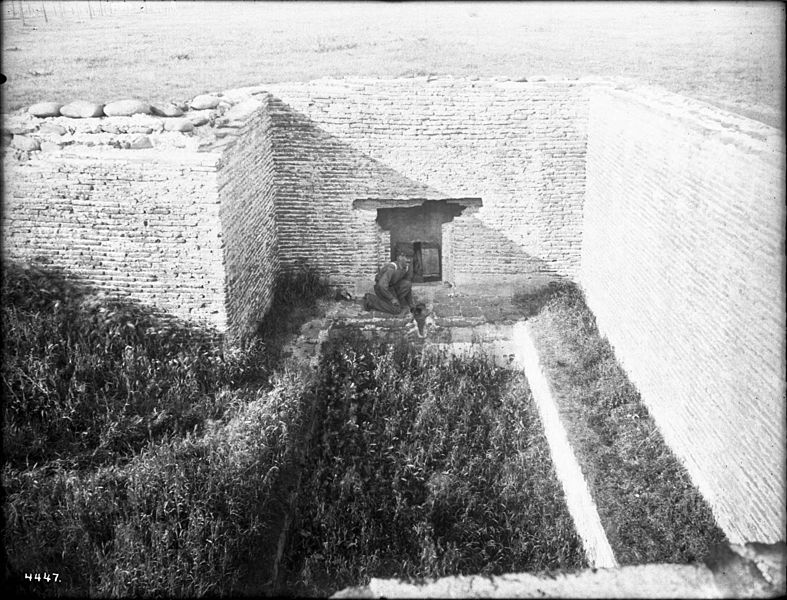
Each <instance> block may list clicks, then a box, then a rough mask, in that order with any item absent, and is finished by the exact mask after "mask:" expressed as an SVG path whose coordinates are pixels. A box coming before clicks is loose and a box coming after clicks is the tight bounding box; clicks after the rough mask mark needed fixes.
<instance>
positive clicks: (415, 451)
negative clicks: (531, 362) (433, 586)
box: [285, 334, 585, 595]
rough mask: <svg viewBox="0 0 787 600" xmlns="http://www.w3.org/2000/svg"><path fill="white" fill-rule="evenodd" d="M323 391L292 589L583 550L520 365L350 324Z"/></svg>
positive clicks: (552, 557) (560, 558)
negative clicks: (425, 348) (431, 349)
mask: <svg viewBox="0 0 787 600" xmlns="http://www.w3.org/2000/svg"><path fill="white" fill-rule="evenodd" d="M316 395H317V397H318V398H321V400H322V402H323V405H322V410H323V417H322V418H321V419H320V421H319V422H320V424H321V428H320V431H319V433H318V436H317V439H316V440H315V443H314V446H313V448H312V450H311V452H310V455H309V462H308V465H307V468H306V471H305V473H304V479H303V482H304V483H303V486H302V489H301V491H300V495H299V503H298V520H297V522H296V523H295V525H294V530H293V536H292V543H291V546H290V550H289V553H288V555H287V559H286V561H285V562H286V566H287V568H288V570H289V575H288V582H287V584H286V588H287V589H286V591H287V592H288V593H298V594H317V595H322V594H326V593H330V592H331V591H332V590H335V589H337V588H341V587H343V586H347V585H358V584H361V583H364V582H366V581H368V578H369V577H371V576H377V577H393V576H409V577H423V576H442V575H452V574H469V573H484V574H497V573H503V572H508V571H521V570H528V571H538V570H544V569H554V568H573V567H579V566H583V565H584V564H585V560H584V556H583V553H582V549H581V545H580V542H579V540H578V538H577V536H576V532H575V531H574V529H573V524H572V522H571V518H570V516H569V515H568V512H567V509H566V507H565V503H564V499H563V496H562V490H561V488H560V485H559V483H558V482H557V480H556V478H555V475H554V472H553V470H552V464H551V460H550V458H549V452H548V450H547V447H546V441H545V439H544V437H543V432H542V430H541V427H540V422H539V420H538V417H537V412H536V411H535V409H534V407H533V405H532V402H531V400H530V395H529V390H528V388H527V384H526V382H525V381H524V379H523V378H521V377H514V376H513V375H512V374H511V373H510V372H508V371H505V370H504V369H501V368H498V367H495V366H494V365H493V364H492V363H491V362H489V361H487V360H485V359H483V358H473V359H468V360H461V359H458V358H451V359H449V358H448V357H446V356H444V355H440V354H437V355H433V354H428V353H427V354H420V353H417V352H415V351H413V350H412V349H410V348H408V347H406V346H397V347H394V348H393V349H389V348H386V347H382V348H381V347H379V346H376V345H375V344H373V343H371V342H368V341H365V340H364V339H363V338H360V337H356V336H354V335H352V334H350V335H349V336H348V337H345V338H339V339H337V340H336V341H335V342H334V343H333V344H332V345H331V346H330V347H328V348H327V349H326V350H325V354H324V358H323V362H322V365H321V371H320V378H319V384H318V387H317V391H316Z"/></svg>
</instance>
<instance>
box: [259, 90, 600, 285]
mask: <svg viewBox="0 0 787 600" xmlns="http://www.w3.org/2000/svg"><path fill="white" fill-rule="evenodd" d="M586 85H587V84H586V83H585V82H582V81H539V82H512V81H467V80H453V79H439V80H427V79H426V78H410V79H398V80H396V79H395V80H376V79H347V80H340V81H337V80H319V81H312V82H308V83H298V82H295V83H281V84H271V85H268V86H266V90H267V91H269V92H270V93H271V94H272V96H273V100H272V103H271V111H272V115H271V116H272V119H273V123H274V129H273V139H274V142H273V145H274V156H275V165H276V184H277V220H278V225H279V248H280V260H281V265H282V268H284V269H291V268H294V267H296V266H297V265H298V264H300V263H303V262H308V263H310V264H312V265H314V266H316V267H318V268H319V269H321V270H322V271H323V272H325V273H327V274H329V275H330V276H331V277H332V278H333V280H334V281H336V282H337V283H340V284H345V285H354V284H357V283H358V282H359V281H360V282H365V281H368V280H369V278H370V274H371V273H374V271H375V269H376V268H377V265H378V260H379V257H380V256H381V255H386V254H387V252H388V249H387V248H384V249H381V248H378V244H379V242H380V233H379V232H378V231H377V230H376V229H375V224H374V218H375V216H376V215H375V211H370V210H357V209H353V208H352V204H353V201H354V200H357V199H410V198H423V199H443V198H458V197H472V198H481V199H482V202H483V207H482V208H481V209H479V210H478V212H477V213H476V214H472V215H470V214H463V215H462V216H461V217H457V218H456V219H455V222H454V223H453V231H451V233H450V235H449V237H450V239H451V241H452V245H450V246H448V247H444V251H443V256H444V264H446V265H448V266H449V269H447V271H446V273H452V277H454V278H455V280H457V281H460V282H461V281H465V280H469V281H479V280H480V279H483V278H484V277H486V278H489V279H493V280H497V279H499V278H500V277H501V274H503V275H504V276H505V277H506V278H507V279H515V278H516V277H521V276H524V277H526V276H527V275H528V274H531V273H533V272H534V271H537V272H543V271H550V272H557V273H561V274H565V275H569V276H571V275H573V274H575V273H576V271H577V270H578V267H579V257H580V242H581V212H582V209H581V206H582V197H583V194H584V153H585V144H586V132H585V128H586V114H587V100H586V98H585V97H584V96H583V95H582V93H581V90H582V89H583V88H584V87H585V86H586ZM449 228H450V227H449ZM445 229H446V227H445V226H444V231H445ZM492 239H494V240H500V241H499V242H496V243H495V247H496V250H498V251H499V252H495V253H493V252H489V253H486V254H484V255H483V256H480V255H479V254H478V252H477V250H478V248H479V243H478V240H484V242H487V241H489V240H492ZM444 243H445V242H444Z"/></svg>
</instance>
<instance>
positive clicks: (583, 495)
mask: <svg viewBox="0 0 787 600" xmlns="http://www.w3.org/2000/svg"><path fill="white" fill-rule="evenodd" d="M513 342H514V343H513V347H514V352H515V357H516V361H517V362H518V363H519V364H520V366H521V367H522V368H523V369H524V371H525V376H526V377H527V381H528V383H529V384H530V390H531V392H532V393H533V399H534V400H535V402H536V405H537V406H538V411H539V413H540V415H541V422H542V423H543V425H544V430H545V433H546V437H547V441H548V442H549V449H550V451H551V453H552V462H553V463H554V465H555V471H557V476H558V479H559V480H560V482H561V484H562V485H563V491H564V492H565V495H566V504H567V505H568V510H569V512H570V513H571V516H572V517H573V519H574V525H575V526H576V528H577V533H578V534H579V536H580V537H581V538H582V542H583V544H584V546H585V553H586V554H587V557H588V562H589V563H590V566H591V567H597V568H613V567H617V566H618V561H617V560H616V559H615V555H614V553H613V552H612V548H611V547H610V545H609V540H607V535H606V533H605V532H604V528H603V527H602V525H601V519H600V518H599V516H598V510H597V509H596V504H595V503H594V502H593V498H592V497H591V495H590V490H589V489H588V486H587V482H586V481H585V477H584V475H583V474H582V470H581V469H580V467H579V463H578V462H577V459H576V457H575V456H574V452H573V450H572V449H571V444H570V443H569V441H568V436H567V435H566V430H565V429H564V428H563V425H562V423H561V422H560V416H559V414H558V410H557V406H556V405H555V401H554V399H553V398H552V390H551V388H550V386H549V382H548V381H547V379H546V377H545V375H544V372H543V370H542V368H541V364H540V361H539V358H538V352H537V350H536V347H535V344H534V343H533V339H532V335H531V332H530V327H529V324H528V323H527V322H520V323H517V324H516V325H514V328H513Z"/></svg>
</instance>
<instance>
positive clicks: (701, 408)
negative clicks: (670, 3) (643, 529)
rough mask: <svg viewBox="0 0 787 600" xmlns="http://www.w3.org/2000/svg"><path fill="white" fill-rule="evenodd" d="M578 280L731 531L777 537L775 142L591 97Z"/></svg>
mask: <svg viewBox="0 0 787 600" xmlns="http://www.w3.org/2000/svg"><path fill="white" fill-rule="evenodd" d="M589 95H590V97H591V101H590V113H589V123H588V147H587V166H586V173H587V184H586V185H587V191H586V197H585V207H584V240H583V247H582V264H581V273H580V281H581V284H582V287H583V288H584V290H585V293H586V296H587V300H588V303H589V305H590V308H591V309H592V310H593V312H594V313H595V315H596V317H597V321H598V324H599V327H600V329H601V331H602V332H603V333H604V334H606V335H607V336H608V338H609V340H610V342H611V343H612V345H613V346H614V348H615V352H616V354H617V356H618V358H619V359H620V360H621V362H622V364H623V365H624V367H625V369H626V371H627V372H628V374H629V375H630V377H631V379H632V380H633V381H634V383H635V384H636V385H637V387H638V389H639V391H640V392H641V394H642V397H643V399H644V401H645V402H646V403H647V405H648V407H649V409H650V410H651V412H652V414H653V415H654V417H655V419H656V420H657V422H658V423H659V426H660V428H661V430H662V431H663V433H664V436H665V438H666V439H667V441H668V442H669V443H670V445H671V447H672V448H673V449H674V450H675V451H676V452H677V453H678V455H679V456H680V457H681V458H682V460H683V461H684V462H685V464H686V466H687V468H688V470H689V472H690V473H691V475H692V477H693V478H694V480H695V482H696V483H697V485H698V486H699V488H700V490H701V491H702V493H703V495H704V496H705V497H706V498H707V499H708V501H709V502H710V504H711V505H712V507H713V510H714V512H715V514H716V516H717V519H718V521H719V524H720V525H721V526H722V527H723V528H724V530H725V531H726V532H727V534H728V536H729V537H730V539H731V541H733V542H737V541H744V540H746V541H748V540H757V541H776V540H780V539H781V540H783V539H784V533H785V395H784V394H785V366H784V365H785V338H784V332H785V294H784V222H785V221H784V219H785V209H784V197H783V193H784V184H785V181H784V167H785V164H784V158H785V157H784V137H783V134H782V133H781V132H779V131H777V130H775V129H771V128H768V127H767V126H759V124H757V123H754V122H752V121H747V120H746V119H742V118H736V117H734V116H733V115H729V114H726V113H721V112H719V111H716V110H715V109H712V108H711V107H709V106H706V105H703V104H700V103H696V102H692V101H689V100H688V99H685V98H680V97H677V96H674V95H671V94H666V93H664V94H659V93H656V92H654V91H651V92H648V91H643V90H637V91H636V93H632V92H628V91H621V90H615V91H613V90H602V89H598V90H594V91H592V92H591V93H590V94H589Z"/></svg>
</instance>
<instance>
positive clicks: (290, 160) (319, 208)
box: [269, 97, 555, 281]
mask: <svg viewBox="0 0 787 600" xmlns="http://www.w3.org/2000/svg"><path fill="white" fill-rule="evenodd" d="M269 110H270V114H271V122H272V143H273V153H274V164H275V185H276V189H277V192H276V193H277V208H276V216H277V220H278V223H277V227H278V233H279V251H280V254H281V255H280V261H281V265H282V268H283V269H288V268H293V266H294V265H296V264H304V262H310V263H311V264H313V265H314V266H316V267H317V268H318V269H320V270H323V271H325V272H327V274H328V275H330V276H331V277H332V278H337V277H338V279H339V280H341V279H342V278H344V279H354V278H355V279H357V278H364V277H365V278H368V277H370V276H371V274H372V273H374V272H375V270H376V268H377V266H378V265H377V262H378V255H377V244H378V230H377V227H376V225H375V221H376V217H377V214H376V213H377V211H376V210H370V209H368V208H365V209H359V208H353V206H354V203H355V202H356V201H358V200H359V199H363V200H379V201H380V207H382V206H384V205H385V202H386V201H390V202H391V206H401V205H402V204H401V201H409V200H417V201H418V202H423V201H426V200H450V199H452V198H455V196H454V195H451V194H447V193H445V192H444V191H443V190H440V189H436V188H435V187H432V186H430V185H429V184H427V183H424V182H423V181H418V180H416V179H413V178H411V177H409V176H408V175H406V174H404V173H402V172H400V171H398V170H396V169H394V168H392V167H391V166H390V165H388V164H386V163H385V162H383V160H380V159H378V158H374V157H372V156H370V155H369V154H368V153H367V152H366V151H364V150H361V149H359V147H358V146H360V145H361V144H360V143H359V142H361V141H362V140H363V137H361V135H360V134H359V133H357V129H356V128H355V127H354V123H353V122H352V119H351V118H350V117H347V118H346V119H343V118H341V119H337V118H336V117H331V118H332V119H333V120H334V122H336V123H337V127H343V128H344V129H345V130H346V131H347V136H346V137H340V136H338V135H336V134H334V133H330V132H328V131H327V130H326V129H324V127H323V126H322V125H320V124H318V123H317V122H315V121H314V120H312V119H311V118H310V117H309V116H307V115H305V114H303V113H302V112H299V111H297V110H295V109H293V108H292V107H291V106H289V105H288V104H286V103H285V102H283V101H282V100H280V99H278V98H275V97H271V101H270V105H269ZM382 133H384V132H380V134H382ZM399 151H400V152H401V149H400V150H399ZM434 160H435V162H436V164H438V161H439V160H440V157H439V156H435V158H434ZM469 195H470V196H477V195H475V194H472V193H471V194H469ZM397 201H399V202H397ZM482 201H483V198H482ZM356 206H357V204H356ZM446 241H447V242H448V243H450V244H451V250H452V252H451V253H452V258H453V264H454V273H455V274H456V275H458V276H460V277H461V278H462V279H463V280H468V281H469V280H472V279H473V277H475V276H477V277H478V278H480V279H490V278H495V277H501V276H502V277H505V278H512V277H521V276H527V275H528V274H554V273H555V269H554V266H553V265H552V264H550V263H549V262H547V261H545V260H543V259H542V258H541V257H539V256H536V255H533V254H531V253H527V252H525V251H524V250H523V249H522V247H521V246H520V245H519V244H517V243H516V242H514V241H513V240H511V239H510V237H508V235H507V234H506V232H504V231H501V230H499V229H496V228H493V227H490V226H489V225H487V224H486V223H484V221H483V208H482V209H480V210H479V209H478V208H477V207H472V208H468V209H466V210H465V211H464V212H463V214H462V215H461V216H458V217H456V218H455V219H454V220H453V222H452V223H451V234H450V241H449V240H446Z"/></svg>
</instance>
